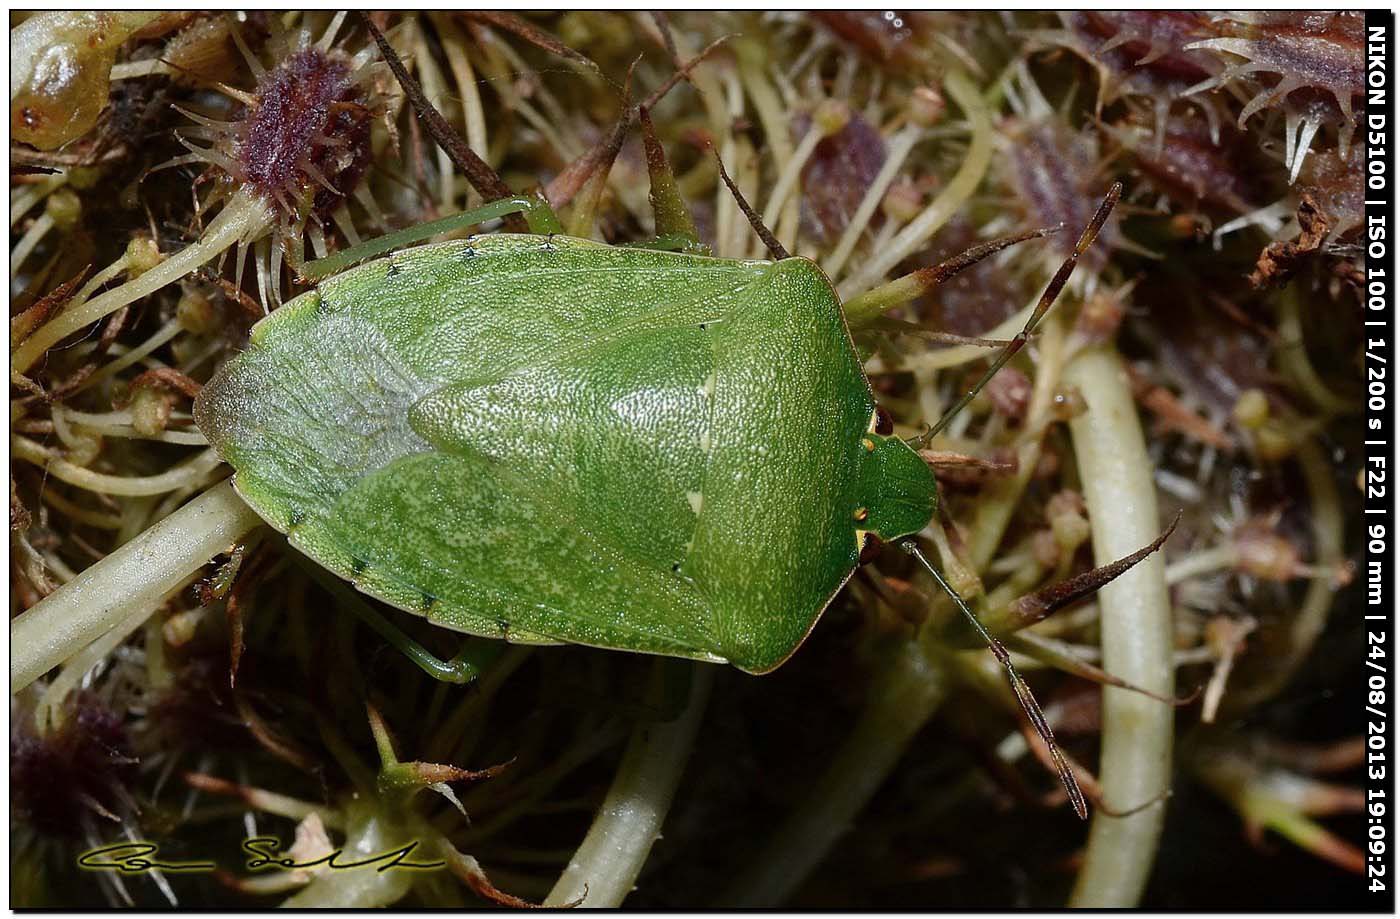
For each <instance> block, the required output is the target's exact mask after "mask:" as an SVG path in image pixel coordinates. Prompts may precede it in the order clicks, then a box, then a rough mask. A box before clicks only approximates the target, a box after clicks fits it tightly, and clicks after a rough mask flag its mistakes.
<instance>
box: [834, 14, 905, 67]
mask: <svg viewBox="0 0 1400 919" xmlns="http://www.w3.org/2000/svg"><path fill="white" fill-rule="evenodd" d="M810 15H811V16H812V18H813V19H815V20H817V21H818V22H820V23H821V24H822V25H824V26H826V28H827V29H828V30H829V31H830V32H831V33H832V34H834V35H836V36H837V37H838V38H841V39H842V40H844V41H846V42H847V43H849V44H850V45H851V46H852V47H854V48H855V49H856V50H857V51H859V52H860V53H861V55H863V56H864V57H866V58H867V59H869V60H872V61H874V62H876V63H878V64H881V65H885V66H897V65H901V64H909V63H911V62H914V60H915V59H917V58H919V57H920V56H921V55H920V50H921V48H922V47H923V44H924V37H925V36H926V35H927V34H928V31H929V29H928V26H929V23H928V21H927V20H928V17H929V14H927V13H918V12H911V11H909V10H823V11H820V12H814V13H811V14H810Z"/></svg>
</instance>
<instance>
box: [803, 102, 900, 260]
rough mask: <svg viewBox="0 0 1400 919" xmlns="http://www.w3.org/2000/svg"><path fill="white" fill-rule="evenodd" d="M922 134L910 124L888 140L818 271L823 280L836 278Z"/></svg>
mask: <svg viewBox="0 0 1400 919" xmlns="http://www.w3.org/2000/svg"><path fill="white" fill-rule="evenodd" d="M922 133H923V132H922V131H921V130H920V129H919V128H918V127H917V126H914V125H910V126H908V127H906V128H904V129H903V130H902V131H900V132H899V133H898V134H896V135H895V136H894V137H892V138H890V142H889V144H888V151H887V152H886V154H885V162H884V165H882V166H881V167H880V171H879V172H878V173H876V174H875V181H873V182H871V183H870V189H869V190H868V191H866V193H865V197H864V198H862V199H861V201H860V206H859V207H857V208H856V212H855V214H854V215H852V217H851V222H850V223H848V224H846V229H845V231H844V232H843V233H842V234H841V240H840V242H838V243H837V244H836V248H835V249H833V250H832V251H831V254H830V255H828V256H827V257H826V260H825V261H823V262H822V270H823V271H825V272H826V276H827V277H829V278H834V277H837V276H838V275H839V274H840V273H841V269H842V268H844V267H846V259H848V258H850V256H851V252H852V251H853V250H854V249H855V247H856V243H857V242H859V241H860V237H861V234H862V233H863V232H864V231H865V228H866V227H867V226H868V225H869V223H870V218H871V217H873V216H874V215H875V209H876V208H877V207H879V206H880V204H881V202H883V201H884V200H885V192H886V191H887V190H888V189H889V187H890V184H891V183H893V182H894V178H895V176H896V175H897V174H898V173H899V168H900V167H901V166H903V165H904V159H905V157H907V156H908V155H909V152H910V151H911V150H913V149H914V145H915V144H916V143H918V141H919V137H920V135H921V134H922Z"/></svg>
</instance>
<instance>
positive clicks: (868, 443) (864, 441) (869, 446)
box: [860, 437, 875, 453]
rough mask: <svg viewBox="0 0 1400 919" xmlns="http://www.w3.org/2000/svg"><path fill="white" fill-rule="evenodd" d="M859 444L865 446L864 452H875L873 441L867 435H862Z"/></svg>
mask: <svg viewBox="0 0 1400 919" xmlns="http://www.w3.org/2000/svg"><path fill="white" fill-rule="evenodd" d="M860 445H861V446H862V447H864V448H865V452H867V453H874V452H875V441H873V440H871V439H870V438H869V437H862V438H861V440H860Z"/></svg>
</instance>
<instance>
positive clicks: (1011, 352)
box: [910, 182, 1123, 447]
mask: <svg viewBox="0 0 1400 919" xmlns="http://www.w3.org/2000/svg"><path fill="white" fill-rule="evenodd" d="M1122 193H1123V183H1122V182H1114V183H1113V186H1112V187H1111V188H1110V189H1109V190H1108V194H1107V195H1105V196H1104V199H1103V203H1102V204H1100V205H1099V209H1098V211H1097V212H1095V214H1094V217H1093V219H1092V220H1090V221H1089V225H1088V226H1087V227H1085V228H1084V232H1083V233H1081V234H1080V236H1079V242H1077V243H1075V246H1074V251H1073V252H1071V253H1070V254H1069V257H1068V258H1066V259H1065V260H1064V263H1063V264H1061V265H1060V268H1059V270H1058V271H1056V272H1055V276H1054V277H1052V278H1051V279H1050V283H1049V285H1047V286H1046V288H1045V292H1044V293H1043V294H1041V295H1040V302H1038V303H1037V304H1036V305H1035V309H1034V310H1033V311H1032V312H1031V316H1030V319H1028V320H1026V325H1025V327H1024V328H1022V329H1021V331H1020V332H1018V333H1017V334H1016V337H1015V338H1013V339H1011V341H1010V342H1009V343H1008V344H1007V346H1006V347H1005V348H1004V349H1002V352H1001V353H1000V354H998V355H997V357H996V360H994V361H992V366H990V367H988V368H987V372H986V373H984V374H982V378H981V379H980V380H978V381H977V384H976V385H975V386H973V387H972V388H971V389H969V390H968V391H967V392H965V393H963V395H962V398H960V399H958V401H957V402H955V403H953V407H952V408H950V409H948V411H946V412H944V413H943V417H942V418H940V419H938V423H937V424H935V425H934V426H933V427H931V428H929V429H928V430H927V431H925V432H924V433H923V434H921V435H920V436H919V437H916V438H914V440H913V441H911V443H910V445H911V446H914V447H925V446H927V445H928V443H929V441H931V440H932V439H933V438H934V436H935V435H936V434H938V432H939V431H941V430H943V429H944V428H945V427H947V426H948V423H949V422H951V421H952V420H953V419H954V418H956V417H957V415H958V413H959V412H961V411H962V410H963V409H964V408H966V407H967V404H968V403H969V402H971V401H972V400H973V399H974V398H975V397H976V396H977V394H978V393H979V392H981V391H982V387H984V386H986V385H987V383H989V382H990V381H991V379H992V377H994V376H996V374H997V371H998V370H1000V369H1001V368H1002V367H1004V366H1006V362H1007V361H1009V360H1011V358H1013V357H1015V356H1016V352H1018V351H1020V350H1021V349H1022V348H1023V347H1025V344H1026V342H1027V341H1029V340H1030V336H1031V333H1033V332H1034V331H1035V329H1036V326H1038V325H1040V321H1041V320H1042V319H1044V318H1045V314H1046V313H1048V312H1049V311H1050V307H1051V306H1053V305H1054V303H1055V299H1056V298H1057V297H1058V296H1059V295H1060V291H1061V290H1063V289H1064V287H1065V284H1066V283H1067V282H1068V281H1069V276H1070V275H1071V274H1073V273H1074V267H1075V265H1077V264H1078V263H1079V257H1080V256H1081V255H1083V254H1084V253H1085V252H1087V251H1088V250H1089V247H1090V246H1091V245H1093V243H1094V238H1095V237H1096V236H1098V235H1099V230H1101V229H1103V225H1104V223H1105V222H1106V221H1107V220H1108V215H1109V214H1110V213H1112V211H1113V206H1114V205H1115V204H1117V203H1118V196H1119V195H1121V194H1122Z"/></svg>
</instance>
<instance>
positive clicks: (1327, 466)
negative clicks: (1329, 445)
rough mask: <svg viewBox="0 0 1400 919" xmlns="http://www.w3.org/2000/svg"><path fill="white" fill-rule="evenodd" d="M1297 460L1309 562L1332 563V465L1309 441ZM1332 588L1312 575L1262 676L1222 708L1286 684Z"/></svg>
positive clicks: (1239, 706) (1336, 523)
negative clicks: (1307, 528)
mask: <svg viewBox="0 0 1400 919" xmlns="http://www.w3.org/2000/svg"><path fill="white" fill-rule="evenodd" d="M1298 464H1299V466H1300V467H1301V468H1302V471H1303V484H1304V485H1305V486H1306V487H1307V490H1308V509H1309V513H1308V516H1309V518H1310V520H1311V522H1312V535H1313V562H1312V564H1313V565H1314V566H1315V567H1317V568H1321V569H1329V568H1335V567H1336V566H1337V565H1339V564H1340V563H1341V562H1342V559H1344V558H1345V557H1346V556H1345V552H1346V546H1345V539H1344V535H1343V534H1344V531H1345V525H1344V519H1343V516H1342V504H1341V496H1340V495H1338V493H1337V483H1336V481H1335V480H1334V479H1333V475H1334V470H1333V468H1332V464H1331V463H1329V462H1328V461H1327V457H1326V456H1324V455H1323V452H1322V448H1321V447H1319V446H1318V445H1317V442H1316V441H1315V440H1307V441H1305V442H1303V443H1302V444H1300V445H1299V446H1298ZM1336 592H1337V589H1336V587H1335V586H1334V585H1333V583H1332V581H1331V579H1330V578H1325V577H1323V578H1313V579H1312V581H1310V582H1309V583H1308V588H1307V592H1306V593H1305V594H1304V595H1303V602H1302V604H1301V605H1300V606H1299V607H1298V612H1297V614H1296V615H1294V616H1293V618H1292V620H1291V622H1290V623H1289V625H1288V637H1287V643H1286V644H1285V645H1283V646H1282V647H1280V648H1279V649H1277V650H1276V652H1275V653H1274V655H1273V656H1272V657H1271V658H1270V660H1269V668H1268V671H1267V674H1266V675H1264V676H1262V677H1261V678H1260V679H1259V680H1258V681H1257V682H1254V683H1251V684H1247V685H1244V686H1241V687H1240V688H1239V689H1238V691H1236V692H1232V693H1231V694H1230V695H1229V696H1228V697H1227V699H1226V709H1227V711H1230V712H1243V711H1246V710H1247V709H1249V708H1251V707H1253V706H1255V705H1258V704H1259V703H1261V702H1264V701H1265V700H1267V699H1270V698H1272V697H1273V696H1274V695H1275V694H1277V693H1278V691H1279V690H1280V689H1282V688H1283V687H1284V686H1285V685H1287V683H1288V681H1289V680H1291V679H1292V678H1293V675H1294V674H1295V673H1296V672H1297V670H1298V667H1299V665H1301V664H1302V663H1303V660H1304V659H1305V658H1306V657H1307V656H1308V652H1309V651H1311V650H1312V647H1313V644H1314V643H1316V641H1317V638H1318V636H1319V635H1321V634H1322V629H1323V627H1324V626H1326V625H1327V614H1328V613H1329V612H1330V611H1331V609H1332V598H1333V597H1334V596H1335V595H1336Z"/></svg>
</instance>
